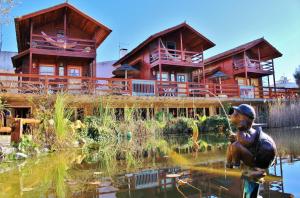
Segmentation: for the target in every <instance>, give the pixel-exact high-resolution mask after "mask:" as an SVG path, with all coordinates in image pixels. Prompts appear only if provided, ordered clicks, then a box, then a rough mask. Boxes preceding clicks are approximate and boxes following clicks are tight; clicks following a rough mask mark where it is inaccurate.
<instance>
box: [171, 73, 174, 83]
mask: <svg viewBox="0 0 300 198" xmlns="http://www.w3.org/2000/svg"><path fill="white" fill-rule="evenodd" d="M171 81H175V74H173V73H172V74H171Z"/></svg>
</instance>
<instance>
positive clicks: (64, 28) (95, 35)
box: [12, 3, 111, 81]
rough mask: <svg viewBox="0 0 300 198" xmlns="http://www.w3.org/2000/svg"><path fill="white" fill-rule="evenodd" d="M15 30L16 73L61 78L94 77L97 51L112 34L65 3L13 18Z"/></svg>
mask: <svg viewBox="0 0 300 198" xmlns="http://www.w3.org/2000/svg"><path fill="white" fill-rule="evenodd" d="M15 27H16V36H17V43H18V54H17V55H16V56H14V57H13V58H12V61H13V64H14V67H15V68H16V73H22V74H33V75H41V76H44V75H47V76H60V77H64V76H71V77H72V76H73V77H81V76H84V77H95V76H96V49H97V48H98V47H99V46H100V44H101V43H102V42H103V41H104V40H105V38H106V37H107V36H108V35H109V34H110V32H111V30H110V29H109V28H107V27H106V26H104V25H103V24H101V23H99V22H98V21H96V20H95V19H93V18H91V17H89V16H87V15H86V14H84V13H82V12H81V11H79V10H78V9H76V8H75V7H73V6H72V5H70V4H68V3H63V4H59V5H56V6H53V7H50V8H47V9H44V10H40V11H37V12H33V13H30V14H27V15H24V16H21V17H18V18H15ZM26 79H31V78H26ZM23 80H24V79H23ZM64 80H65V79H64ZM51 81H59V79H58V78H52V80H51Z"/></svg>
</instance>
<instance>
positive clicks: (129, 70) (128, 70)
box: [112, 64, 140, 79]
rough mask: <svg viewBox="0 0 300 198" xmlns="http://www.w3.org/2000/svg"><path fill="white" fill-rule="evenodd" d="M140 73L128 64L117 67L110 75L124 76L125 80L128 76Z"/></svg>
mask: <svg viewBox="0 0 300 198" xmlns="http://www.w3.org/2000/svg"><path fill="white" fill-rule="evenodd" d="M139 72H140V71H139V70H137V69H136V68H134V67H132V66H131V65H128V64H124V65H121V66H120V67H118V68H117V69H115V70H114V71H113V72H112V73H113V74H114V75H115V76H118V77H119V76H122V77H123V76H124V77H125V79H127V77H128V75H135V74H138V73H139Z"/></svg>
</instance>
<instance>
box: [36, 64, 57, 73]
mask: <svg viewBox="0 0 300 198" xmlns="http://www.w3.org/2000/svg"><path fill="white" fill-rule="evenodd" d="M39 73H40V75H49V76H54V74H55V67H54V66H43V65H41V66H40V71H39Z"/></svg>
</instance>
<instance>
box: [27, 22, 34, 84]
mask: <svg viewBox="0 0 300 198" xmlns="http://www.w3.org/2000/svg"><path fill="white" fill-rule="evenodd" d="M32 34H33V23H32V20H31V19H30V49H29V66H28V67H29V68H28V73H29V74H31V73H32V53H31V48H32ZM29 80H30V78H29Z"/></svg>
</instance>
